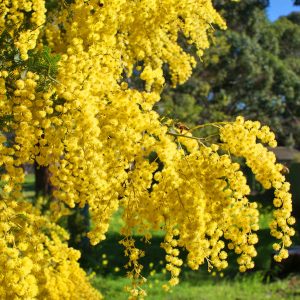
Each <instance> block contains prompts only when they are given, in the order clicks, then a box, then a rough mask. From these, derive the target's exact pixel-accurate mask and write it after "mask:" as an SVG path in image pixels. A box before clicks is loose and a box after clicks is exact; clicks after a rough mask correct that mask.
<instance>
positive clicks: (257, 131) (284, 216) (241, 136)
mask: <svg viewBox="0 0 300 300" xmlns="http://www.w3.org/2000/svg"><path fill="white" fill-rule="evenodd" d="M220 137H221V139H222V141H223V144H222V148H223V149H224V150H226V151H229V152H230V153H232V154H233V155H235V156H238V157H244V158H245V159H246V164H247V165H248V166H249V167H250V168H251V170H252V171H253V173H254V174H255V178H256V179H257V181H259V182H260V183H261V184H262V186H263V187H264V188H266V189H270V188H271V187H272V188H274V190H275V199H274V206H275V207H276V210H275V211H274V221H273V222H272V223H271V224H270V228H271V234H272V235H273V236H274V237H276V238H277V239H279V240H281V245H280V244H278V243H276V244H274V249H275V250H277V251H279V253H278V254H277V255H275V257H274V258H275V259H276V260H277V261H281V260H282V259H283V258H287V256H288V252H287V250H286V247H289V246H290V245H291V244H292V242H291V239H290V237H291V236H293V235H294V233H295V231H294V229H293V228H291V227H290V226H289V225H293V224H294V223H295V220H294V218H293V217H291V212H292V199H291V194H290V193H289V189H290V184H289V183H287V182H285V177H284V175H283V174H281V171H282V169H283V165H281V164H278V163H276V157H275V154H274V153H273V152H271V151H269V150H268V149H267V148H266V147H264V146H263V145H262V144H261V143H259V142H258V141H261V142H262V143H264V144H268V145H269V146H270V147H276V141H275V135H274V133H272V132H270V129H269V128H268V127H267V126H261V124H260V123H259V122H258V121H256V122H252V121H244V119H243V118H242V117H238V118H237V119H236V121H235V123H233V124H227V125H225V126H224V127H223V128H222V129H221V130H220Z"/></svg>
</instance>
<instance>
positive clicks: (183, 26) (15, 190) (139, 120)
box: [0, 0, 294, 299]
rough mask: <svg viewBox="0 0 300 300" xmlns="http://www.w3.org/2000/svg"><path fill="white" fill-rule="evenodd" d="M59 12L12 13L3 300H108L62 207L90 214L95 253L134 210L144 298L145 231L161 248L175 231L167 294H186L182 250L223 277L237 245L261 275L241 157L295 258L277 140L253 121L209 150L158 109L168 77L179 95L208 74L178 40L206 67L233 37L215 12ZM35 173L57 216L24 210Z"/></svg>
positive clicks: (169, 8)
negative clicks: (172, 289)
mask: <svg viewBox="0 0 300 300" xmlns="http://www.w3.org/2000/svg"><path fill="white" fill-rule="evenodd" d="M48 5H49V7H48V8H49V10H48V12H47V11H46V9H45V2H44V1H41V0H24V1H16V0H11V1H9V0H7V1H5V2H2V3H1V19H0V33H1V57H2V59H1V65H0V66H1V78H0V85H1V102H0V105H1V114H0V120H1V146H0V155H1V156H0V164H1V168H2V170H1V171H2V176H1V198H0V210H1V214H0V234H1V240H0V250H1V254H0V267H1V270H5V273H2V274H1V276H0V283H1V285H0V295H1V298H2V299H12V298H23V299H35V298H38V299H48V298H49V299H88V298H91V299H97V298H101V295H100V294H99V293H97V292H96V291H94V290H93V289H92V288H91V287H90V285H89V283H88V280H87V278H86V276H85V273H84V271H83V270H82V269H80V267H79V265H78V263H77V260H78V257H79V254H78V252H77V251H75V250H74V249H72V248H68V246H67V242H66V240H67V238H68V236H67V234H66V232H64V230H63V229H62V228H60V227H59V226H57V225H56V224H55V221H56V220H57V219H58V218H59V217H60V215H61V213H62V206H61V203H64V204H65V205H67V206H68V207H69V208H74V207H75V205H76V204H77V205H79V206H81V207H84V206H85V205H86V204H88V206H89V210H90V214H91V218H92V222H93V228H92V230H91V231H90V232H89V239H90V242H91V243H92V244H97V243H99V242H101V241H102V240H104V239H105V234H106V232H107V230H108V227H109V221H110V218H111V216H112V214H113V213H114V212H115V211H116V210H118V209H119V208H120V207H121V208H122V211H123V216H122V218H123V220H124V224H125V225H124V227H123V228H122V230H121V234H122V235H123V239H122V240H121V241H120V242H121V243H122V244H123V245H124V247H125V255H126V256H128V258H129V262H128V266H127V267H128V268H130V271H129V272H128V276H129V277H130V278H132V286H131V287H130V288H129V291H130V293H131V299H137V298H138V297H141V298H142V297H143V296H144V295H145V291H143V290H142V289H138V288H137V287H138V285H140V284H142V283H143V282H144V280H145V279H144V277H143V276H142V273H141V271H142V266H141V265H140V264H139V262H138V260H139V258H140V257H141V256H143V255H144V253H143V252H142V251H141V250H139V249H138V248H137V247H136V246H135V241H134V239H133V237H132V235H133V232H134V231H138V232H139V233H140V234H142V235H143V236H144V238H145V240H146V241H148V240H151V230H157V229H160V228H163V229H164V230H165V239H164V242H163V243H162V245H161V246H162V247H163V248H164V249H165V251H166V261H167V265H166V268H167V270H169V271H170V274H171V279H170V281H169V283H168V285H166V289H168V287H169V286H170V285H171V286H172V285H176V284H177V283H178V276H179V273H180V266H181V265H182V260H181V259H180V258H179V257H178V256H179V252H180V251H179V250H180V249H181V248H185V249H186V250H187V251H188V257H187V262H188V265H189V266H190V267H191V268H192V269H198V268H199V266H200V265H202V264H204V263H205V262H207V263H208V265H209V269H211V268H213V267H215V268H217V269H218V270H221V269H224V268H226V267H227V252H226V250H225V245H227V247H228V248H229V249H231V250H234V251H235V252H236V253H237V254H239V258H238V263H239V265H240V271H246V270H247V269H250V268H253V266H254V263H253V261H252V258H253V257H255V255H256V251H255V248H254V245H255V243H256V242H257V236H256V234H255V231H257V230H258V229H259V226H258V215H259V212H258V210H257V205H256V203H250V202H249V201H248V199H247V195H248V194H249V192H250V189H249V187H248V186H247V183H246V178H245V177H244V175H243V173H242V172H241V171H240V170H239V165H238V164H237V163H234V162H233V161H232V157H234V156H238V157H244V158H245V160H246V162H247V164H248V166H249V167H250V168H251V169H252V170H253V172H254V173H255V175H256V178H257V180H258V181H260V182H261V183H262V185H263V186H264V187H265V188H267V189H268V188H271V187H273V188H274V189H275V195H276V198H275V199H274V205H275V207H276V210H275V211H274V220H273V222H272V223H271V225H270V226H271V234H272V235H273V236H275V237H276V238H277V239H278V240H279V242H278V243H275V244H274V249H275V250H278V253H277V255H276V256H275V258H276V259H277V260H278V261H280V260H281V259H283V258H286V257H287V255H288V251H287V249H286V248H287V247H288V246H290V245H291V240H290V236H292V235H293V234H294V230H293V228H291V227H290V225H292V224H293V223H294V219H293V217H291V195H290V193H289V184H288V183H286V182H285V178H284V176H283V175H282V174H281V172H280V171H281V170H282V165H280V164H277V163H276V161H275V156H274V154H273V153H272V152H269V151H268V150H267V148H265V147H264V146H263V144H266V145H269V146H271V147H275V146H276V141H275V139H274V134H273V133H272V132H270V130H269V128H268V127H266V126H262V127H261V125H260V124H259V123H258V122H251V121H246V122H245V121H244V120H243V118H242V117H239V118H237V119H236V121H234V122H223V123H222V122H221V123H216V124H206V125H203V126H208V125H210V126H214V127H216V128H217V129H218V132H219V137H220V141H219V143H218V144H209V143H207V142H206V140H203V139H201V138H198V137H196V136H193V135H192V132H191V130H190V131H187V129H186V128H183V127H179V128H177V127H175V126H173V124H172V121H170V120H168V121H166V122H164V121H163V120H161V118H160V116H159V115H158V114H157V113H156V112H155V111H154V110H153V106H154V104H155V103H156V102H157V101H159V98H160V93H161V90H162V87H163V85H164V82H165V78H164V71H163V70H164V69H165V68H164V66H165V65H167V69H168V70H169V75H168V76H170V78H171V80H172V83H173V84H174V85H176V84H181V83H183V82H184V81H186V80H187V78H188V77H189V76H190V75H191V72H192V67H193V66H195V58H194V57H193V56H192V55H190V54H188V53H186V52H185V51H184V50H183V48H182V47H181V46H180V45H179V44H178V39H177V37H178V34H179V33H180V35H181V37H182V38H183V36H184V37H185V39H186V42H187V43H189V44H193V45H194V46H195V47H196V48H197V54H198V55H199V56H201V55H202V54H203V50H204V49H205V48H207V47H208V46H209V43H208V36H209V34H210V32H211V30H212V24H215V26H220V27H222V28H224V27H225V23H224V21H223V20H222V19H221V18H220V16H219V15H218V13H217V12H216V11H215V10H214V8H213V6H212V4H211V2H210V1H209V0H203V1H196V0H192V1H191V0H189V1H175V0H166V1H155V0H154V1H149V0H147V1H146V0H142V1H125V0H105V1H99V0H90V1H84V0H75V1H72V2H71V3H69V4H68V3H65V2H61V3H60V2H58V3H57V2H55V1H50V2H49V3H48ZM51 7H54V8H55V9H53V10H51ZM49 49H51V51H52V52H50V50H49ZM58 59H59V61H58ZM133 73H135V74H138V76H139V78H140V80H141V81H142V83H143V84H142V86H141V87H140V88H138V89H137V88H133V87H132V86H131V85H130V82H131V81H130V80H131V78H132V76H133ZM225 153H226V154H225ZM150 156H151V157H153V156H155V158H154V159H150ZM34 162H35V163H36V164H38V165H40V166H47V167H48V168H49V170H50V172H51V184H52V185H53V199H52V200H51V201H52V202H51V205H50V211H51V214H49V213H48V214H42V212H41V210H40V209H39V206H38V205H32V204H31V203H29V202H28V201H26V199H23V197H22V183H23V181H24V171H23V167H22V166H23V165H24V164H25V163H34Z"/></svg>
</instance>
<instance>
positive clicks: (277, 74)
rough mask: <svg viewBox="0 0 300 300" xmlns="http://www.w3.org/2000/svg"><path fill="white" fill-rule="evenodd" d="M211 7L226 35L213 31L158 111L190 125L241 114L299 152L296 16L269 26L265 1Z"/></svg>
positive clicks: (298, 36) (299, 33) (299, 35)
mask: <svg viewBox="0 0 300 300" xmlns="http://www.w3.org/2000/svg"><path fill="white" fill-rule="evenodd" d="M215 3H216V7H217V8H218V9H220V11H221V13H222V15H223V16H224V18H225V19H226V20H227V24H228V27H229V30H227V31H226V32H225V33H223V32H220V31H216V33H215V37H214V38H213V40H214V42H213V43H214V45H213V46H212V47H211V48H210V49H209V50H207V51H206V52H205V56H204V59H203V61H202V62H200V63H199V64H198V66H197V68H196V70H195V72H194V73H193V75H192V77H191V78H190V79H189V81H188V82H187V83H186V84H185V85H183V86H179V87H177V89H175V90H174V89H170V88H169V89H167V90H166V92H165V93H164V95H163V101H162V102H161V103H159V107H158V109H159V111H161V112H165V113H169V114H170V115H171V116H173V117H175V118H179V119H182V120H185V121H186V122H187V123H188V124H190V125H195V124H201V123H205V122H212V121H220V120H224V119H227V120H229V119H232V118H233V117H235V116H237V115H239V114H242V115H244V116H245V117H246V118H250V119H251V118H254V119H258V120H260V121H262V122H263V123H266V124H268V125H270V126H271V128H272V129H273V130H275V131H276V134H277V135H278V138H279V142H280V144H281V145H289V146H296V147H300V134H299V132H300V121H299V115H300V111H299V108H300V80H299V79H300V73H299V58H300V56H299V54H300V53H299V39H300V24H299V13H293V14H291V15H289V16H288V17H282V18H280V19H279V20H278V21H276V22H274V23H271V22H270V21H269V20H268V19H267V16H266V12H265V9H266V7H267V6H268V1H261V0H247V1H242V2H237V3H236V2H228V1H215ZM181 104H182V105H186V108H187V110H186V111H185V112H184V113H182V111H183V109H182V108H180V105H181Z"/></svg>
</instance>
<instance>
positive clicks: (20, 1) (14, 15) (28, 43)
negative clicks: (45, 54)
mask: <svg viewBox="0 0 300 300" xmlns="http://www.w3.org/2000/svg"><path fill="white" fill-rule="evenodd" d="M0 14H1V18H0V35H1V34H2V33H3V32H4V31H7V32H9V34H10V35H11V38H13V39H14V43H15V46H16V47H17V49H18V50H19V51H20V58H21V59H23V60H27V59H28V54H27V52H28V51H29V50H32V49H34V48H35V47H36V45H37V40H38V37H39V35H40V32H41V29H42V25H43V24H44V23H45V21H46V8H45V1H44V0H3V1H1V4H0Z"/></svg>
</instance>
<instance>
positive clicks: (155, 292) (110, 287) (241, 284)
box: [93, 273, 300, 300]
mask: <svg viewBox="0 0 300 300" xmlns="http://www.w3.org/2000/svg"><path fill="white" fill-rule="evenodd" d="M161 277H162V276H156V277H154V278H151V279H149V280H148V281H147V283H146V284H145V286H144V289H145V290H146V291H147V294H148V297H147V299H149V300H218V299H222V300H248V299H249V300H252V299H255V300H265V299H270V300H282V299H293V300H297V299H300V278H299V277H291V278H288V279H285V280H280V281H276V282H273V283H269V284H263V283H262V277H261V275H260V274H259V273H257V274H254V275H250V276H237V277H236V278H235V279H233V280H228V279H219V278H211V279H210V280H209V279H206V280H201V279H200V280H199V281H198V282H188V281H183V282H181V283H180V284H179V285H178V286H176V287H174V288H173V289H172V290H171V292H165V291H164V290H163V289H162V288H161V286H162V284H164V283H165V281H164V280H163V279H162V278H161ZM128 283H129V281H128V280H127V279H125V278H116V277H111V276H108V277H105V278H104V277H100V276H98V277H96V278H95V279H94V280H93V284H94V286H95V287H96V288H97V289H99V290H100V291H101V293H102V294H103V296H104V297H105V298H106V299H114V300H125V299H127V297H128V294H127V293H126V292H125V291H124V286H125V285H127V284H128Z"/></svg>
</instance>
